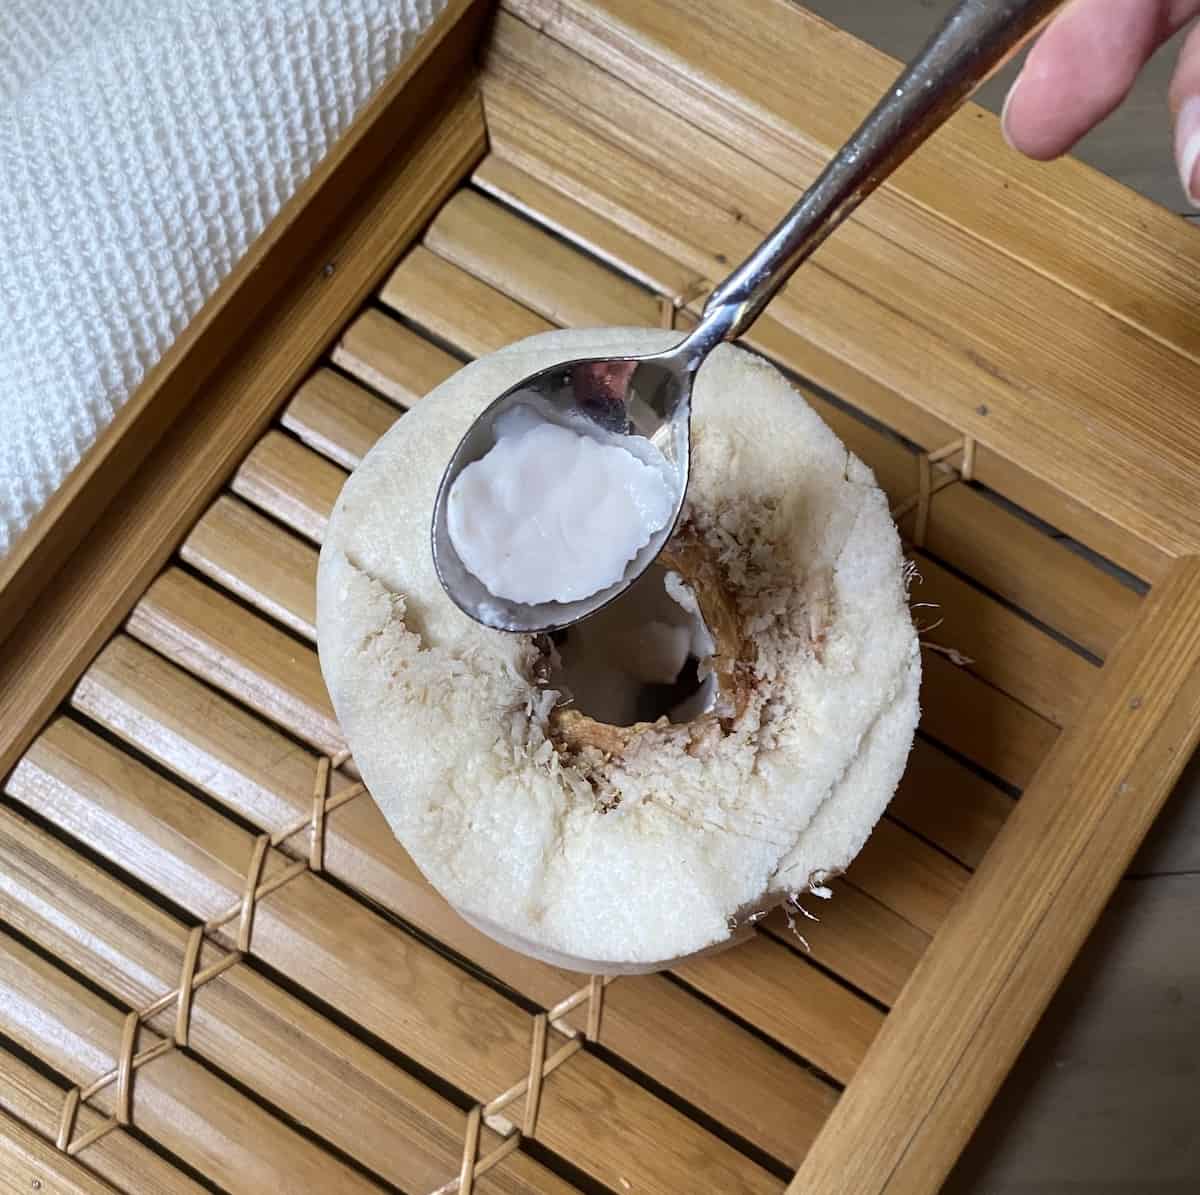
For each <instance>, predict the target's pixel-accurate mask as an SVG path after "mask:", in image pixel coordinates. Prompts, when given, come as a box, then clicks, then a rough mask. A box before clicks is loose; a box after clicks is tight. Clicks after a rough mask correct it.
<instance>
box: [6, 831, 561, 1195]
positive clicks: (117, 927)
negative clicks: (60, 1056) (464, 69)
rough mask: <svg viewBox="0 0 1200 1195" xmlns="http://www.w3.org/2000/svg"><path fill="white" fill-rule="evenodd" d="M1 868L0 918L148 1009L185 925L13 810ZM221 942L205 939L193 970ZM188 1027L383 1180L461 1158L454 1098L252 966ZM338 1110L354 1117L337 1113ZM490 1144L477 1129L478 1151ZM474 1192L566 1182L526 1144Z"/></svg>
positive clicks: (236, 972)
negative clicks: (1, 903)
mask: <svg viewBox="0 0 1200 1195" xmlns="http://www.w3.org/2000/svg"><path fill="white" fill-rule="evenodd" d="M0 869H2V870H3V872H4V875H5V909H6V920H7V922H8V924H9V925H10V926H12V927H13V928H15V929H16V930H18V931H19V932H20V933H21V934H22V935H24V937H25V938H26V940H28V941H32V942H34V943H36V944H37V945H38V946H39V947H40V948H41V949H43V950H45V951H47V952H48V953H49V954H51V955H52V956H53V957H55V958H56V959H60V960H62V961H63V962H65V963H66V964H67V965H68V966H70V967H71V968H73V969H74V970H75V971H77V972H79V973H82V974H83V975H85V976H87V978H88V979H90V980H91V981H92V982H94V983H96V984H98V985H99V986H100V987H101V988H103V989H104V990H105V991H106V992H107V993H109V994H110V995H111V996H112V997H114V998H115V999H117V1000H119V1001H121V1002H122V1003H124V1004H126V1005H128V1006H130V1007H133V1008H138V1009H141V1008H146V1007H149V1006H150V1005H151V1004H153V1003H154V1001H155V1000H157V999H158V998H159V997H160V996H162V995H163V994H164V993H166V992H170V991H173V990H174V989H175V988H176V986H177V985H178V982H179V976H180V968H181V965H182V961H183V958H184V954H185V950H186V946H187V939H188V932H189V931H188V927H187V926H186V925H184V924H183V923H182V922H180V921H178V920H176V919H175V918H174V917H171V916H170V915H169V914H167V913H164V912H163V911H161V910H160V909H159V908H158V907H156V906H155V905H153V904H151V903H150V901H148V900H146V899H145V898H144V897H141V896H138V895H137V894H136V893H134V892H133V891H132V890H130V889H129V888H127V887H126V886H125V885H123V884H121V883H120V882H119V881H118V880H116V879H114V878H113V877H112V876H110V875H109V874H108V873H107V872H105V871H104V870H102V869H101V868H99V867H97V866H96V865H95V864H92V863H89V862H86V861H85V860H83V859H81V858H80V857H79V856H78V855H76V854H75V853H74V852H73V851H72V850H71V849H70V848H69V847H67V846H66V845H64V844H62V843H60V842H57V841H56V840H55V839H54V838H52V837H51V836H50V835H49V834H48V833H47V832H46V831H44V830H41V829H38V828H36V827H34V826H32V825H30V824H28V823H27V822H24V821H23V820H22V819H21V818H20V817H18V816H17V815H16V814H14V813H13V812H11V811H9V810H0ZM50 910H53V913H52V914H51V913H50V912H49V911H50ZM225 953H226V952H224V951H219V950H217V949H215V948H214V947H212V946H211V945H206V946H205V947H204V948H203V949H202V951H201V955H200V959H199V965H198V970H200V971H201V972H202V971H203V970H204V969H205V968H206V967H208V966H211V965H213V964H215V963H216V962H218V961H220V960H221V959H222V958H223V957H225ZM174 1023H175V1007H174V1005H173V1004H172V1005H171V1006H169V1007H168V1008H167V1009H166V1010H165V1011H164V1012H162V1013H160V1014H159V1015H158V1016H157V1017H156V1018H154V1019H153V1020H152V1021H150V1022H148V1024H149V1026H150V1028H152V1029H155V1030H157V1031H158V1032H159V1033H160V1034H162V1035H163V1036H170V1035H171V1033H172V1032H173V1030H174ZM189 1026H190V1027H189V1032H188V1046H189V1049H191V1050H192V1051H193V1052H194V1053H195V1054H198V1055H199V1056H200V1057H201V1058H204V1059H207V1060H208V1061H209V1062H210V1063H211V1064H212V1066H213V1067H214V1068H215V1069H216V1070H217V1071H218V1072H220V1073H223V1074H226V1075H228V1076H229V1077H231V1078H232V1079H234V1080H235V1081H236V1082H238V1083H240V1084H241V1085H242V1086H243V1087H244V1088H246V1089H247V1090H250V1091H253V1092H256V1093H257V1094H258V1095H259V1096H261V1097H262V1098H264V1099H266V1100H267V1101H268V1102H269V1103H270V1104H271V1105H273V1106H274V1107H276V1108H278V1109H280V1110H281V1111H282V1112H284V1113H285V1114H286V1115H287V1116H288V1117H290V1118H292V1119H293V1120H295V1121H296V1122H298V1123H299V1124H302V1125H304V1126H306V1127H307V1128H308V1129H310V1130H311V1131H312V1132H314V1133H315V1134H317V1135H318V1136H319V1137H323V1138H324V1139H325V1140H327V1141H329V1142H330V1143H331V1144H332V1145H334V1146H336V1147H337V1148H338V1149H340V1150H342V1151H343V1152H344V1153H345V1154H347V1155H348V1156H350V1157H352V1158H354V1159H356V1160H357V1161H358V1162H360V1163H361V1164H362V1165H363V1166H365V1167H367V1168H368V1169H369V1170H371V1171H373V1172H374V1173H375V1174H376V1175H378V1176H380V1177H382V1178H384V1179H385V1180H387V1181H388V1182H390V1183H393V1184H395V1185H397V1186H400V1187H403V1188H405V1189H410V1190H411V1189H421V1190H433V1189H434V1188H436V1187H437V1186H439V1185H441V1183H442V1182H443V1181H444V1180H445V1177H446V1175H448V1174H452V1173H453V1172H454V1171H455V1170H456V1168H457V1167H458V1165H459V1162H460V1159H461V1155H462V1141H463V1134H464V1130H465V1126H466V1115H465V1114H464V1113H463V1112H462V1111H461V1110H460V1109H458V1108H456V1107H455V1106H454V1105H452V1104H451V1103H449V1102H448V1101H447V1100H445V1099H444V1098H442V1097H441V1096H438V1095H435V1094H434V1092H432V1091H430V1090H429V1089H428V1088H427V1087H424V1086H423V1085H422V1084H420V1083H419V1082H417V1080H415V1079H413V1078H412V1077H411V1076H410V1075H408V1074H407V1073H406V1072H405V1071H403V1070H401V1069H400V1067H398V1066H396V1065H395V1064H394V1063H392V1062H389V1061H387V1060H386V1059H384V1058H383V1057H382V1056H380V1055H379V1054H377V1053H376V1052H375V1051H373V1050H371V1049H370V1048H369V1047H367V1046H366V1045H364V1044H363V1043H362V1042H360V1041H359V1040H358V1039H357V1038H355V1037H353V1036H352V1035H351V1034H349V1033H347V1032H346V1031H345V1030H344V1029H341V1028H338V1027H337V1026H335V1025H334V1024H333V1023H332V1022H330V1021H329V1020H327V1019H325V1018H324V1017H322V1016H320V1015H318V1014H317V1013H315V1012H314V1011H313V1010H312V1009H310V1008H309V1007H308V1006H306V1005H305V1004H303V1003H302V1002H301V1001H300V1000H297V999H296V998H295V997H294V996H292V995H290V994H288V993H286V992H284V991H283V990H282V989H281V988H279V987H278V986H277V985H275V984H273V983H272V982H270V981H269V980H268V979H266V978H265V977H264V976H262V975H261V974H259V973H258V972H256V971H254V970H252V969H251V968H249V967H248V966H245V965H241V964H239V965H235V966H233V967H232V968H230V969H229V970H227V971H225V972H223V973H222V974H221V975H219V976H218V977H217V978H216V979H214V980H212V981H211V982H209V983H207V984H205V985H204V986H203V987H201V988H200V989H199V990H198V991H197V992H196V994H195V997H194V999H193V1001H192V1004H191V1012H190V1018H189ZM61 1099H62V1093H59V1103H60V1104H61ZM339 1107H345V1108H353V1109H354V1115H353V1116H339V1115H336V1114H332V1110H333V1109H336V1108H339ZM382 1126H387V1132H386V1133H385V1132H381V1131H380V1129H381V1127H382ZM397 1135H398V1136H399V1138H400V1139H401V1140H403V1142H404V1149H403V1150H397V1149H396V1148H395V1145H394V1141H395V1138H396V1136H397ZM498 1141H499V1138H498V1137H497V1136H496V1135H495V1134H494V1133H492V1132H491V1130H490V1129H487V1128H486V1127H485V1129H484V1141H483V1148H484V1150H485V1151H486V1150H487V1149H489V1148H491V1147H494V1146H495V1145H496V1144H497V1143H498ZM90 1154H91V1151H90V1150H89V1151H88V1157H89V1159H90ZM481 1189H491V1190H494V1191H496V1192H501V1191H505V1192H512V1193H513V1195H516V1193H518V1192H525V1193H527V1195H528V1193H529V1192H534V1191H551V1190H553V1191H558V1192H560V1193H562V1195H565V1193H566V1192H568V1191H570V1190H573V1188H571V1187H569V1186H568V1185H567V1184H565V1183H562V1182H560V1181H558V1180H556V1179H555V1177H554V1176H553V1175H552V1174H550V1173H548V1172H546V1171H544V1170H543V1168H542V1167H540V1166H538V1165H537V1164H536V1163H535V1162H533V1161H532V1159H530V1158H528V1157H527V1156H525V1155H523V1154H520V1153H516V1154H512V1155H510V1156H509V1157H508V1158H507V1159H505V1160H504V1162H502V1163H501V1165H500V1166H499V1168H498V1169H494V1170H492V1171H490V1172H489V1175H488V1176H487V1178H486V1179H485V1180H484V1188H481Z"/></svg>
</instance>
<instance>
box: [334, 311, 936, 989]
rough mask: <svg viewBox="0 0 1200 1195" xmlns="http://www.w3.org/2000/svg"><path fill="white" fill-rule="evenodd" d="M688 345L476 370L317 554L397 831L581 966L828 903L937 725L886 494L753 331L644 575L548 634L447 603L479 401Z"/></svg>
mask: <svg viewBox="0 0 1200 1195" xmlns="http://www.w3.org/2000/svg"><path fill="white" fill-rule="evenodd" d="M676 337H677V334H676V333H671V332H662V331H656V330H649V329H603V330H598V331H578V332H574V331H573V332H550V333H546V334H543V335H540V336H534V337H531V338H530V339H528V340H524V341H522V342H520V343H518V344H515V345H511V346H509V347H507V348H505V349H503V350H501V351H500V352H498V353H494V354H492V355H491V356H488V357H485V358H482V359H480V360H478V361H476V362H474V363H473V364H471V365H468V366H466V367H465V368H464V369H462V370H461V371H460V372H458V373H457V374H455V375H454V376H453V377H452V378H450V379H448V380H447V381H446V382H445V383H443V384H442V385H441V386H439V387H438V388H437V389H436V390H434V391H433V393H431V394H430V395H429V396H428V397H426V398H424V399H422V401H421V402H420V403H418V404H417V406H416V407H415V408H414V409H413V410H412V411H411V412H409V413H408V414H407V415H405V416H404V418H403V419H401V420H400V421H399V422H398V423H397V424H396V425H395V426H394V427H393V428H392V430H391V431H389V432H388V433H387V435H385V436H384V437H383V439H382V440H380V441H379V443H378V444H377V445H376V446H375V447H374V448H373V449H372V450H371V452H370V453H369V454H368V455H367V457H366V458H365V459H364V461H363V462H362V464H361V465H360V467H359V468H358V470H357V471H356V472H355V473H354V475H353V476H352V477H351V478H350V480H349V481H348V482H347V483H346V486H345V488H344V489H343V491H342V494H341V497H340V498H339V500H338V502H337V505H336V507H335V509H334V512H333V515H332V517H331V519H330V523H329V528H328V532H327V534H326V538H325V546H324V549H323V551H322V553H321V563H320V571H319V578H318V602H317V632H318V642H319V646H320V655H321V666H322V669H323V671H324V675H325V680H326V683H327V684H328V686H329V690H330V693H331V694H332V697H333V703H334V707H335V709H336V711H337V715H338V718H339V719H340V721H341V724H342V728H343V730H344V732H345V734H346V737H347V741H348V743H349V745H350V748H351V750H352V751H353V753H354V757H355V759H356V761H357V763H358V766H359V768H360V769H361V771H362V775H363V778H364V780H365V781H366V783H367V785H368V787H369V788H370V790H371V792H372V794H373V795H374V797H375V800H376V801H377V802H378V803H379V806H380V808H381V809H382V810H383V812H384V814H385V816H386V817H387V819H388V822H389V824H390V825H391V827H392V829H393V831H394V832H395V834H396V836H397V837H398V838H399V839H400V841H401V842H402V843H403V844H404V845H405V847H406V848H407V849H408V851H409V852H410V854H411V855H412V857H413V859H414V860H415V862H416V863H417V865H418V866H419V867H420V868H421V870H422V871H423V872H424V874H425V875H426V876H427V877H428V879H429V880H430V882H431V883H432V884H433V885H434V886H435V887H436V888H437V889H438V890H439V891H440V892H441V893H442V895H443V896H445V897H446V899H447V900H448V901H449V902H450V903H451V904H452V905H453V906H454V907H455V908H456V909H457V910H458V912H459V913H460V914H461V915H462V916H463V917H465V918H466V919H467V920H468V921H470V922H472V923H473V924H475V925H476V926H477V927H478V928H480V929H482V930H483V931H485V932H486V933H488V934H490V935H491V936H493V937H494V938H496V939H498V940H499V941H501V942H504V943H506V944H507V945H509V946H511V947H513V948H515V949H517V950H520V951H523V952H525V953H527V954H530V955H533V956H534V957H537V958H540V959H543V960H545V961H547V962H551V963H553V964H555V965H558V966H563V967H569V968H574V969H578V970H583V971H593V972H608V973H621V972H637V971H649V970H655V969H658V968H662V967H667V966H671V965H673V964H675V963H677V962H679V961H680V960H682V959H683V958H685V957H687V956H689V955H692V954H695V953H698V952H703V951H708V950H712V949H716V948H720V947H722V946H726V945H728V944H730V943H731V942H732V941H735V940H737V938H738V937H740V936H741V935H743V934H744V933H745V932H746V927H747V925H748V924H750V923H751V920H752V919H753V918H755V916H756V915H757V914H759V913H761V912H762V911H764V910H766V909H768V908H771V907H772V906H774V905H776V904H779V903H781V902H783V901H786V900H787V899H788V898H789V897H790V896H791V895H793V894H795V893H805V892H807V891H808V890H809V889H810V888H811V889H813V890H819V891H822V892H823V881H824V879H825V878H826V877H828V876H831V875H835V874H837V873H839V872H840V871H842V870H843V869H844V868H845V867H846V866H847V865H848V864H849V862H850V860H851V859H853V857H854V856H855V854H857V852H858V851H859V849H860V848H861V847H862V845H863V842H864V841H865V840H866V838H867V835H868V834H869V833H870V831H871V829H872V828H873V826H874V825H875V823H876V821H877V820H878V818H879V816H880V815H881V813H882V812H883V810H884V807H885V806H886V805H887V802H888V800H889V799H890V798H891V796H892V794H893V792H894V791H895V788H896V785H897V783H898V781H899V779H900V775H901V773H902V771H903V769H904V765H905V761H906V759H907V756H908V752H909V750H910V748H911V745H912V737H913V731H914V729H915V727H916V722H917V714H918V688H919V683H920V657H919V652H918V646H917V636H916V632H915V630H914V628H913V623H912V619H911V617H910V614H909V609H908V600H907V591H906V580H905V568H904V560H903V557H902V554H901V549H900V541H899V537H898V536H897V534H896V529H895V526H894V524H893V522H892V520H891V518H890V516H889V514H888V507H887V502H886V500H885V498H884V496H883V494H882V492H881V491H880V490H879V488H878V486H877V485H876V484H875V480H874V478H873V476H872V474H871V472H870V470H869V469H867V468H866V466H865V465H863V464H862V463H861V462H860V461H858V460H857V459H856V458H855V457H853V456H852V455H850V454H849V453H848V452H847V450H846V449H845V447H844V446H843V445H842V444H841V443H840V442H839V441H838V439H837V437H836V436H835V435H834V434H833V433H832V432H831V431H830V430H829V428H828V427H827V426H826V425H825V424H824V423H823V422H822V421H821V420H820V418H819V417H818V416H817V415H816V414H815V412H813V411H812V409H811V408H810V407H808V406H807V405H806V404H805V402H804V401H803V399H802V398H801V396H800V395H799V394H798V393H797V391H796V390H795V389H794V388H793V387H792V386H791V385H790V383H789V382H788V381H787V380H786V379H785V378H784V377H783V376H782V375H781V374H780V373H779V372H778V371H777V370H775V369H774V368H773V367H771V366H770V365H769V364H767V363H766V362H764V361H762V360H760V359H759V358H757V357H754V356H752V355H751V354H749V353H746V352H744V351H742V350H740V349H738V348H735V347H732V346H722V347H720V348H718V349H717V350H716V351H715V352H714V353H713V354H712V356H711V357H710V358H709V360H708V361H707V363H706V364H705V365H704V367H703V369H702V370H701V371H700V373H699V375H698V377H697V380H696V389H695V395H694V400H693V430H692V444H693V447H692V480H691V484H690V487H689V491H688V499H687V504H686V507H685V511H684V516H683V520H682V522H681V525H680V530H679V531H678V532H677V534H676V535H675V537H674V539H673V540H672V542H671V544H670V545H669V547H668V549H667V551H666V553H665V554H664V555H663V557H662V558H661V561H660V564H661V567H659V568H656V569H654V570H651V572H650V573H649V574H647V577H646V579H645V581H644V583H639V586H637V587H635V590H634V591H631V593H630V594H629V595H626V596H625V597H623V598H621V599H619V600H618V602H617V603H614V605H613V606H612V607H610V608H609V609H608V611H606V612H604V614H603V615H598V616H596V618H594V619H592V620H589V621H587V622H585V623H583V624H580V626H579V627H578V628H574V629H572V630H569V631H568V632H567V633H566V636H565V639H564V638H563V637H561V636H557V637H556V638H557V639H558V640H559V642H557V643H551V642H548V641H545V640H535V639H534V638H531V637H528V636H514V635H507V634H503V633H500V632H497V631H491V630H488V629H485V628H484V627H481V626H479V625H478V624H476V623H474V622H473V621H471V620H470V619H468V618H467V617H466V616H465V615H464V614H462V613H461V612H460V611H459V610H458V609H457V608H456V607H455V606H454V605H453V604H452V603H451V601H450V600H449V598H447V597H446V595H445V594H444V592H443V591H442V588H441V586H440V584H439V582H438V579H437V575H436V573H435V571H434V567H433V561H432V557H431V552H430V534H429V522H430V516H431V512H432V509H433V502H434V496H435V493H436V490H437V486H438V482H439V480H440V478H441V473H442V470H443V468H444V467H445V463H446V461H447V460H449V458H450V455H451V453H452V452H453V450H454V447H455V446H456V444H457V443H458V440H459V438H460V437H461V436H462V434H463V433H464V431H465V430H466V428H467V427H468V425H469V424H470V422H471V420H472V419H473V418H474V417H475V416H476V415H477V414H478V412H479V411H480V409H481V408H482V407H483V406H484V405H485V404H486V403H487V402H489V401H490V400H491V399H492V398H494V397H495V396H496V395H498V394H500V393H501V392H502V391H503V390H505V389H506V388H507V387H509V386H510V385H512V384H513V383H514V382H516V381H518V380H519V379H520V378H522V377H524V376H526V375H527V374H529V373H531V372H533V371H534V370H537V369H541V368H543V367H545V366H548V365H552V364H555V363H557V362H560V361H566V360H569V359H572V358H576V357H583V356H590V355H601V356H602V355H610V354H613V353H618V352H632V353H639V352H655V351H658V350H660V349H662V348H665V347H666V346H667V345H669V344H670V343H672V341H673V339H675V338H676ZM623 605H624V606H625V607H626V608H625V609H624V611H622V609H621V607H622V606H623ZM605 620H607V621H605ZM642 624H646V625H651V624H652V629H651V632H650V633H651V636H652V638H651V639H646V638H645V637H643V638H642V639H640V640H639V639H638V638H637V635H638V634H639V633H640V631H641V629H643V628H642ZM631 636H632V638H631ZM653 636H658V637H657V638H653ZM622 644H624V646H622ZM672 644H673V645H674V647H672V646H671V645H672ZM681 644H683V645H684V646H683V647H681V646H680V645H681ZM672 652H673V653H674V655H673V657H672ZM671 658H673V659H674V661H675V662H674V664H669V663H667V662H665V661H669V660H670V659H671ZM685 658H686V659H687V665H686V668H683V669H682V670H681V671H683V672H685V673H686V674H687V675H686V676H677V683H674V684H672V683H664V679H665V680H666V681H668V682H669V680H670V672H671V671H672V670H673V669H674V668H676V667H679V665H680V662H681V661H682V660H684V659H685ZM664 668H665V669H666V672H665V673H664V672H663V671H662V670H663V669H664ZM647 678H649V679H650V680H652V681H654V682H657V683H654V684H652V685H651V686H650V688H649V690H645V689H644V682H645V681H646V680H647ZM621 686H624V689H623V690H621V691H618V690H619V689H620V687H621ZM639 686H642V687H641V688H640V687H639ZM688 689H691V690H692V692H690V693H689V692H688V691H687V690H688ZM647 696H649V697H650V698H651V699H652V700H650V701H649V702H648V701H647V700H645V699H646V698H647ZM655 703H657V704H655ZM601 714H603V715H605V716H601ZM647 715H648V716H647ZM606 719H607V720H606Z"/></svg>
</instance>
